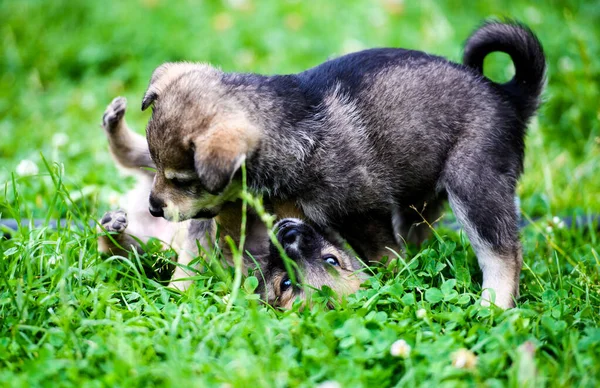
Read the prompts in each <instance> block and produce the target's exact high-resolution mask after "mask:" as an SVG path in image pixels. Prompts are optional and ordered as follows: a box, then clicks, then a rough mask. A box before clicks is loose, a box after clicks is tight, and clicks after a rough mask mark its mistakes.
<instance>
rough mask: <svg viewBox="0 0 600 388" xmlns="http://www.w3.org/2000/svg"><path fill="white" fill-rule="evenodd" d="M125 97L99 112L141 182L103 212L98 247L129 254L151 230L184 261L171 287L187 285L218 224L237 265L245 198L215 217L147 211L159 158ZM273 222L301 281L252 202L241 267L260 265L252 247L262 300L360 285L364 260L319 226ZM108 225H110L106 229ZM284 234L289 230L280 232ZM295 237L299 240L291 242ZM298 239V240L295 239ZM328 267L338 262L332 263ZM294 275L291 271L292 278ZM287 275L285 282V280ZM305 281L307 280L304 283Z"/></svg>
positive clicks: (115, 152)
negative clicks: (131, 121)
mask: <svg viewBox="0 0 600 388" xmlns="http://www.w3.org/2000/svg"><path fill="white" fill-rule="evenodd" d="M126 107H127V102H126V100H125V99H124V98H122V97H117V98H115V99H114V100H113V101H112V102H111V104H110V105H109V106H108V107H107V108H106V111H105V113H104V115H103V118H102V127H103V128H104V130H105V133H106V135H107V138H108V142H109V149H110V152H111V154H112V156H113V158H114V160H115V161H116V162H117V164H118V165H119V166H120V167H121V168H123V169H124V170H125V171H127V172H129V173H132V174H133V175H134V176H136V178H137V185H136V186H135V187H134V188H133V190H131V191H130V192H128V193H127V194H126V195H125V196H124V198H123V203H122V204H121V205H122V207H123V209H126V210H123V209H119V210H114V211H109V212H107V213H106V214H104V216H103V217H102V218H101V221H100V225H101V226H100V227H99V232H100V234H99V236H98V249H99V251H100V252H102V253H108V254H113V255H121V256H127V255H128V254H129V252H130V251H132V250H136V251H138V252H140V253H141V252H142V250H143V244H144V243H146V242H147V241H148V239H149V238H151V237H153V238H156V239H158V240H160V241H162V242H163V243H164V244H165V245H171V246H172V247H173V248H174V249H175V251H176V252H177V254H178V262H179V264H180V265H179V266H177V267H176V269H175V272H174V274H173V276H172V279H173V281H172V282H171V284H170V286H171V287H176V288H179V289H186V288H187V287H188V286H189V284H190V281H189V280H182V279H183V278H188V277H190V276H191V275H192V274H191V273H188V272H187V271H186V270H185V267H184V266H188V265H189V264H190V262H191V261H192V260H193V259H194V258H195V257H197V256H198V255H199V252H198V245H200V246H201V247H202V248H203V249H204V250H205V251H206V252H209V251H210V250H211V248H212V247H213V241H214V240H215V239H216V234H217V226H218V228H219V236H220V237H219V240H218V241H219V246H220V248H221V249H222V251H223V256H224V257H225V259H226V261H227V264H229V265H233V260H232V254H231V251H230V250H229V247H228V244H227V243H226V242H225V241H224V237H225V236H230V237H231V238H232V239H233V240H234V241H235V242H236V244H238V243H239V240H240V233H241V230H240V228H241V215H242V203H241V202H240V201H235V202H228V203H226V204H225V205H224V206H223V209H222V210H221V212H220V214H219V216H218V217H215V219H210V220H188V221H183V222H179V223H176V222H170V221H167V220H165V219H163V218H155V217H152V216H151V215H150V213H149V212H148V206H147V203H148V196H149V194H150V188H151V184H152V180H153V178H154V172H153V171H152V168H153V167H154V163H153V162H152V160H151V159H150V154H149V152H148V146H147V143H146V139H144V137H142V136H141V135H138V134H137V133H135V132H133V131H132V130H130V129H129V127H128V126H127V124H126V122H125V119H124V116H125V111H126ZM270 209H271V210H272V211H274V212H277V213H278V214H281V215H284V214H289V215H296V214H297V210H296V209H294V208H293V207H285V206H278V207H277V208H274V207H273V206H270ZM275 229H276V230H278V232H277V236H278V239H279V241H280V243H281V245H282V246H283V247H284V250H285V252H286V253H287V255H288V257H289V258H291V259H292V260H294V261H295V262H296V263H297V268H298V269H299V272H297V273H296V278H297V279H299V280H300V281H301V283H299V284H298V285H295V286H294V288H293V291H292V289H291V288H290V291H289V292H287V291H286V292H283V293H281V292H280V291H281V290H282V289H283V287H284V286H282V284H281V283H282V279H283V276H285V274H286V272H285V266H284V264H283V259H282V257H281V255H280V253H279V251H278V250H277V248H276V247H275V246H274V245H273V244H271V243H270V241H269V237H268V234H267V228H266V226H265V224H264V223H262V222H261V221H260V219H259V217H258V215H257V214H256V213H255V212H254V211H253V210H252V209H249V210H248V213H247V231H246V243H245V245H244V250H245V252H247V254H246V255H245V256H244V260H243V265H244V269H245V270H246V271H247V270H248V269H252V268H255V263H254V261H253V260H252V258H250V257H249V255H251V256H252V257H253V258H254V259H255V260H256V261H257V262H258V264H259V267H260V268H258V271H257V272H258V273H262V275H258V278H259V291H260V294H261V296H262V297H263V299H264V300H265V301H267V302H268V303H269V304H271V305H273V306H278V307H284V308H285V307H289V306H291V304H292V303H293V301H294V300H295V299H296V298H301V299H305V298H306V295H305V294H304V289H308V290H312V289H315V288H317V289H319V288H321V287H322V286H323V285H327V286H329V287H330V288H331V289H333V290H335V291H337V292H338V295H344V294H349V293H351V292H354V291H356V290H357V289H358V288H359V286H360V283H361V280H362V279H364V276H362V274H358V273H357V274H355V272H356V271H358V270H360V269H361V268H362V266H361V265H360V262H359V261H358V260H356V259H355V258H353V257H352V256H351V255H350V253H349V252H348V251H347V250H345V249H344V247H343V246H342V245H341V243H333V242H330V241H329V240H328V239H326V238H325V237H324V235H323V234H320V233H319V232H317V231H316V230H315V229H314V228H312V227H311V226H309V225H308V224H305V223H304V222H302V221H301V220H298V219H285V220H282V221H280V222H279V223H278V224H277V225H276V226H275ZM104 231H106V232H110V233H108V234H107V233H104ZM281 236H285V237H281ZM292 237H294V239H295V240H297V242H296V244H292ZM295 240H294V241H295ZM328 268H335V269H334V270H333V271H327V270H326V269H328ZM288 280H289V278H288ZM283 283H286V281H285V280H283ZM300 284H303V285H304V286H305V287H300Z"/></svg>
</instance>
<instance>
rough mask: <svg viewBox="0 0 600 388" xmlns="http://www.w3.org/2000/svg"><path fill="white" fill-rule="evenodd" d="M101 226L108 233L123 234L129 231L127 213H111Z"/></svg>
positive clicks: (105, 216) (120, 211)
mask: <svg viewBox="0 0 600 388" xmlns="http://www.w3.org/2000/svg"><path fill="white" fill-rule="evenodd" d="M100 225H102V227H103V228H104V229H106V231H107V232H117V233H122V232H123V231H124V230H125V229H127V213H125V211H124V210H120V209H119V210H113V211H109V212H107V213H106V214H105V215H104V216H103V217H102V219H101V220H100Z"/></svg>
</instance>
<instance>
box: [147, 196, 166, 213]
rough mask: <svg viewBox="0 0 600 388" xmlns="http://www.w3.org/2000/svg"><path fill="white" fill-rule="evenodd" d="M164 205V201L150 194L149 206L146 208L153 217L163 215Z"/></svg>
mask: <svg viewBox="0 0 600 388" xmlns="http://www.w3.org/2000/svg"><path fill="white" fill-rule="evenodd" d="M164 207H165V203H164V202H163V201H161V200H159V199H156V197H154V196H152V195H150V207H149V208H148V211H150V214H152V215H153V216H154V217H164V216H165V212H164V210H163V208H164Z"/></svg>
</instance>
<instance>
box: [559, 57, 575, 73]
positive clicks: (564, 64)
mask: <svg viewBox="0 0 600 388" xmlns="http://www.w3.org/2000/svg"><path fill="white" fill-rule="evenodd" d="M558 68H559V69H560V70H561V71H562V72H563V73H570V72H572V71H573V70H574V69H575V64H574V63H573V60H572V59H571V58H569V57H561V58H560V59H559V60H558Z"/></svg>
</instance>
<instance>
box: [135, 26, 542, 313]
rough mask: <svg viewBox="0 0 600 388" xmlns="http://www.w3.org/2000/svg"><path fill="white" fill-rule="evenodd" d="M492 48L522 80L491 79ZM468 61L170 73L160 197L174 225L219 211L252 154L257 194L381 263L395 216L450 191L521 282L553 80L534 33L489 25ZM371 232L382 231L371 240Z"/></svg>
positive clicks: (156, 139)
mask: <svg viewBox="0 0 600 388" xmlns="http://www.w3.org/2000/svg"><path fill="white" fill-rule="evenodd" d="M492 51H504V52H507V53H509V55H511V57H512V58H513V61H514V63H515V66H516V76H515V78H514V79H513V80H511V81H510V82H509V83H507V84H503V85H500V84H496V83H493V82H492V81H490V80H489V79H487V78H485V77H484V76H483V75H482V73H481V71H482V63H483V62H482V60H483V57H485V55H487V54H488V53H489V52H492ZM464 60H465V63H466V64H468V65H470V67H469V66H464V65H459V64H455V63H451V62H449V61H447V60H445V59H443V58H440V57H435V56H431V55H428V54H424V53H420V52H416V51H407V50H401V49H373V50H366V51H363V52H358V53H354V54H349V55H347V56H344V57H341V58H337V59H334V60H331V61H328V62H325V63H324V64H322V65H320V66H317V67H315V68H313V69H310V70H307V71H305V72H302V73H299V74H295V75H284V76H261V75H255V74H235V73H224V72H221V71H220V70H218V69H215V68H212V67H210V66H207V65H196V66H195V65H193V64H189V63H186V64H167V65H163V66H161V68H159V69H158V70H157V72H155V74H154V75H153V77H152V81H151V83H150V86H149V89H148V92H147V94H146V95H147V96H149V95H150V96H151V97H152V100H153V101H154V110H153V114H152V118H151V119H150V121H149V123H148V127H147V139H148V143H149V147H150V152H151V155H152V159H153V160H154V162H155V163H156V167H157V178H156V180H155V185H154V188H153V190H152V195H151V197H153V198H155V199H156V201H155V202H154V203H155V204H157V203H158V204H172V209H175V210H174V211H177V213H176V214H175V213H173V212H172V211H170V213H169V216H170V217H177V218H178V219H186V218H190V217H195V216H200V217H201V216H202V215H211V214H216V213H218V212H219V211H220V208H221V206H222V204H223V203H225V202H226V201H227V200H228V198H227V197H228V196H230V195H231V189H229V190H230V191H228V188H229V187H230V186H231V184H229V182H230V179H233V182H238V179H239V178H237V175H236V168H237V167H238V161H239V160H240V159H243V160H245V163H246V168H247V174H248V184H249V187H250V189H251V190H252V191H253V192H255V193H257V194H261V195H264V196H265V197H267V199H269V200H275V201H277V200H288V201H293V202H295V203H296V204H297V205H298V207H299V208H300V210H302V212H303V213H304V214H305V215H306V217H307V218H308V219H309V220H311V221H312V222H313V223H314V224H316V225H319V226H321V227H328V228H333V229H334V230H336V231H338V232H339V233H340V234H341V236H342V237H344V238H346V239H347V240H348V242H349V243H350V244H351V245H352V246H353V247H354V248H355V249H356V250H357V252H359V253H361V254H362V255H363V256H364V257H366V258H369V259H377V257H374V256H373V255H375V254H378V252H379V251H380V250H378V249H374V248H373V247H376V246H377V245H378V244H380V240H381V236H389V237H386V238H384V240H385V241H388V242H389V244H390V245H393V244H394V243H395V241H396V240H398V239H397V238H396V237H395V234H396V233H397V231H395V230H394V224H395V225H401V224H402V222H398V219H396V222H393V220H394V217H400V218H402V217H403V215H404V214H406V212H407V211H408V209H409V208H410V206H411V205H414V206H416V207H417V208H419V207H420V205H422V204H423V203H424V202H429V203H432V202H435V201H437V200H438V199H440V198H441V197H443V196H444V195H445V193H446V192H448V193H451V194H452V196H453V198H455V199H456V201H454V202H451V204H452V203H454V204H456V203H461V206H463V207H464V209H463V210H462V211H463V214H464V217H462V218H461V220H462V221H463V223H465V224H467V223H468V224H470V225H472V227H471V228H469V229H468V230H467V233H468V234H469V237H470V238H471V240H477V239H480V240H482V241H485V244H486V246H488V247H489V249H490V252H493V253H492V255H493V257H494V258H495V259H498V262H505V263H506V266H507V267H509V268H512V269H511V271H512V272H513V274H514V277H515V278H517V277H518V273H519V271H520V267H519V263H520V262H521V253H520V245H519V240H518V230H517V225H516V221H515V218H516V217H515V214H516V212H515V208H514V203H513V197H514V194H515V186H516V183H517V179H518V177H519V175H520V174H521V172H522V168H523V156H524V134H525V130H526V124H527V121H528V120H529V119H530V117H531V115H532V114H533V113H534V112H535V110H536V109H537V106H538V104H539V97H540V93H541V90H542V88H543V84H544V71H545V60H544V54H543V50H542V47H541V45H540V43H539V41H538V40H537V38H536V37H535V35H533V33H532V32H531V31H530V30H529V29H527V28H526V27H523V26H521V25H519V24H515V23H488V24H485V25H484V26H482V27H481V28H480V29H479V30H477V31H476V32H475V33H474V34H473V36H472V37H471V38H470V39H469V40H468V42H467V45H466V49H465V58H464ZM145 100H146V103H145V104H144V105H145V106H146V107H147V106H148V105H149V102H148V100H147V99H145ZM167 170H175V171H183V170H185V171H192V170H195V171H196V173H197V177H198V178H197V179H194V180H193V181H191V182H188V187H187V188H182V187H178V185H177V184H175V183H174V182H172V181H170V180H169V179H167V178H165V171H167ZM232 177H233V178H232ZM207 191H208V192H207ZM220 192H224V193H227V195H226V196H223V195H219V193H220ZM454 207H456V205H454ZM397 210H399V213H398V214H396V215H395V214H394V212H395V211H397ZM454 210H455V211H456V210H457V209H454ZM173 214H175V215H173ZM360 225H377V227H375V228H365V229H366V230H364V233H362V232H360V229H359V228H360ZM357 226H358V227H357ZM469 230H471V232H469ZM499 258H504V259H502V260H500V259H499ZM495 259H494V260H495ZM517 267H518V268H517ZM482 268H483V270H484V271H486V266H483V265H482ZM485 276H486V275H485V274H484V277H485ZM488 277H489V274H488ZM509 286H510V287H509V288H511V289H508V288H503V289H496V290H495V291H496V294H497V295H498V296H499V298H498V300H502V301H507V300H509V299H511V298H510V296H511V295H512V296H516V294H515V291H514V290H512V288H513V287H512V285H509ZM500 296H501V297H500ZM499 304H500V305H501V306H502V307H509V306H511V305H512V302H510V303H504V302H502V303H499Z"/></svg>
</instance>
